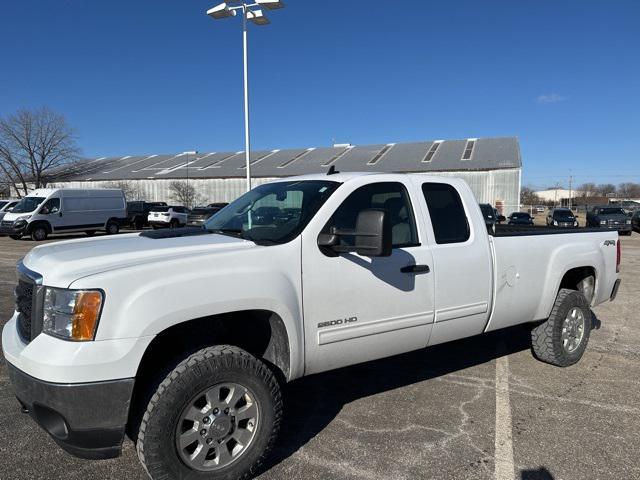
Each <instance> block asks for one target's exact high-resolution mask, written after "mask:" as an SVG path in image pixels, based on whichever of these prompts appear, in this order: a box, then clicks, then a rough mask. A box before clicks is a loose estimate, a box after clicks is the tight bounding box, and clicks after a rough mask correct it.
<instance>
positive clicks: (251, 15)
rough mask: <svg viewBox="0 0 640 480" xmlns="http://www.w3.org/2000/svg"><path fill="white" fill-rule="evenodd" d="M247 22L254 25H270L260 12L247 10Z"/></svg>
mask: <svg viewBox="0 0 640 480" xmlns="http://www.w3.org/2000/svg"><path fill="white" fill-rule="evenodd" d="M247 20H249V21H251V22H253V23H255V24H256V25H269V24H270V23H271V22H270V21H269V19H268V18H267V17H266V16H265V15H264V14H263V13H262V10H253V11H252V10H249V11H248V12H247Z"/></svg>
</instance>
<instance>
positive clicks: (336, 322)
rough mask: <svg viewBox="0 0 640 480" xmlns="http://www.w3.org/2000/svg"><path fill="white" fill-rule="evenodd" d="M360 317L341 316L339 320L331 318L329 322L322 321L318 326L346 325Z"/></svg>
mask: <svg viewBox="0 0 640 480" xmlns="http://www.w3.org/2000/svg"><path fill="white" fill-rule="evenodd" d="M357 321H358V317H349V318H339V319H338V320H329V321H328V322H320V323H319V324H318V328H324V327H335V326H336V325H344V324H346V323H353V322H357Z"/></svg>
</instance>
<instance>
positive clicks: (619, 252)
mask: <svg viewBox="0 0 640 480" xmlns="http://www.w3.org/2000/svg"><path fill="white" fill-rule="evenodd" d="M620 260H622V246H621V245H620V239H618V253H617V254H616V273H620Z"/></svg>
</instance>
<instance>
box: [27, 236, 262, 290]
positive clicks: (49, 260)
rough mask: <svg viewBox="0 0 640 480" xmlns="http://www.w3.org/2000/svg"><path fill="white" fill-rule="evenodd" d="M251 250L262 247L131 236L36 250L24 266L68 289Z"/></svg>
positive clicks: (222, 239)
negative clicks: (137, 270)
mask: <svg viewBox="0 0 640 480" xmlns="http://www.w3.org/2000/svg"><path fill="white" fill-rule="evenodd" d="M198 230H199V229H198ZM172 232H174V231H172ZM175 232H180V230H175ZM250 248H265V247H258V246H257V245H256V244H254V243H253V242H250V241H248V240H243V239H240V238H234V237H229V236H226V235H218V234H210V233H205V234H202V233H201V232H197V233H195V232H191V233H189V234H184V233H182V232H181V233H176V234H171V233H167V235H165V236H163V235H162V234H161V235H158V236H157V238H150V237H149V236H145V235H141V234H139V233H132V234H126V235H115V236H105V237H101V238H95V239H93V238H92V239H81V240H69V241H63V242H57V243H52V244H48V245H42V246H38V247H36V248H34V249H33V250H31V251H30V252H29V253H28V254H27V256H26V257H25V258H24V260H23V263H24V265H25V266H26V267H27V268H29V269H31V270H33V271H35V272H37V273H39V274H41V275H42V276H43V283H44V284H45V285H50V286H57V287H68V286H69V285H70V284H71V283H73V282H74V281H76V280H78V279H80V278H83V277H86V276H89V275H94V274H97V273H102V272H105V271H108V270H114V269H118V268H124V267H132V266H135V265H141V264H146V263H151V262H164V261H167V260H175V259H177V258H180V257H193V256H196V255H200V254H202V255H204V254H211V253H215V252H223V251H224V252H228V251H229V250H245V249H250Z"/></svg>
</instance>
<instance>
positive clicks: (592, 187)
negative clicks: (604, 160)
mask: <svg viewBox="0 0 640 480" xmlns="http://www.w3.org/2000/svg"><path fill="white" fill-rule="evenodd" d="M556 188H558V187H549V188H547V190H555V189H556ZM538 191H539V190H538ZM573 192H574V193H573V195H572V200H573V203H574V204H575V205H589V204H596V203H608V201H609V200H610V199H615V200H633V199H640V183H634V182H623V183H620V184H618V185H614V184H613V183H602V184H595V183H592V182H588V183H583V184H582V185H578V186H576V187H575V189H574V190H573ZM564 199H565V198H564V197H562V198H558V201H560V200H564ZM520 203H521V204H522V205H548V206H551V205H552V204H553V203H554V202H553V201H552V200H551V201H549V200H544V199H542V198H541V197H540V196H538V195H537V194H536V191H535V190H534V189H533V188H532V187H522V190H521V191H520Z"/></svg>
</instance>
